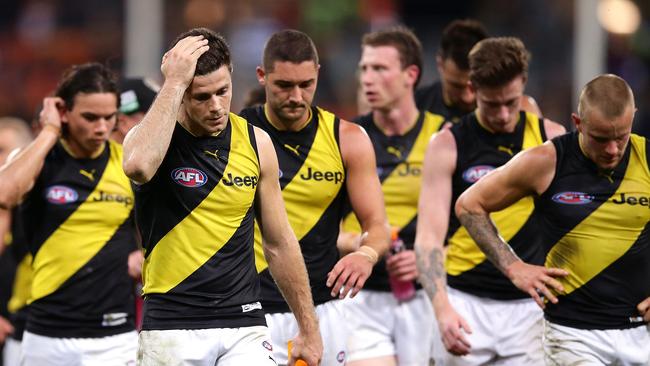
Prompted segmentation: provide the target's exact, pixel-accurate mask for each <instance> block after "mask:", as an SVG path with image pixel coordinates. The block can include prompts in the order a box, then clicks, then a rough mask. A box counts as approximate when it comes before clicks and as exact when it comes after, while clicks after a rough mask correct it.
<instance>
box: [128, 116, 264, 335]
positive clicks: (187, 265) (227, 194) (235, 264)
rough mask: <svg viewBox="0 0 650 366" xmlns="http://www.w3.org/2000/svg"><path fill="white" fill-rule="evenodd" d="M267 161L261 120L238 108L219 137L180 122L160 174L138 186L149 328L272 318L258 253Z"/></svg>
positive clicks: (243, 322) (225, 324) (196, 326)
mask: <svg viewBox="0 0 650 366" xmlns="http://www.w3.org/2000/svg"><path fill="white" fill-rule="evenodd" d="M259 177H260V165H259V158H258V153H257V144H256V142H255V134H254V131H253V127H252V126H251V125H249V124H248V123H246V121H245V120H244V119H242V118H240V117H238V116H237V115H235V114H232V113H231V114H230V115H229V122H228V124H227V125H226V128H225V129H224V130H223V131H221V132H220V133H219V134H218V135H217V136H204V137H196V136H193V135H192V134H191V133H190V132H188V131H187V130H186V129H185V128H184V127H183V126H182V125H180V124H179V123H177V124H176V127H175V129H174V132H173V135H172V139H171V143H170V145H169V148H168V150H167V154H166V155H165V158H164V159H163V162H162V164H161V165H160V167H159V168H158V171H157V172H156V174H155V175H154V177H153V178H152V179H151V180H150V181H149V182H148V183H146V184H143V185H139V186H136V218H137V222H138V227H139V228H140V230H141V233H142V241H143V247H144V249H145V261H144V269H143V280H144V287H143V292H144V296H145V300H144V316H143V324H142V329H143V330H167V329H206V328H239V327H248V326H255V325H266V321H265V320H264V313H263V311H262V307H261V304H260V302H259V301H260V288H259V280H258V278H257V272H256V271H255V258H254V254H253V233H254V229H253V227H254V220H255V214H254V201H255V192H256V191H257V184H258V181H259Z"/></svg>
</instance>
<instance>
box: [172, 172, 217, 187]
mask: <svg viewBox="0 0 650 366" xmlns="http://www.w3.org/2000/svg"><path fill="white" fill-rule="evenodd" d="M172 179H173V180H174V182H176V184H180V185H181V186H183V187H190V188H197V187H200V186H202V185H204V184H205V183H206V182H207V181H208V176H207V175H206V174H205V173H203V172H202V171H200V170H198V169H194V168H188V167H183V168H176V169H174V170H172Z"/></svg>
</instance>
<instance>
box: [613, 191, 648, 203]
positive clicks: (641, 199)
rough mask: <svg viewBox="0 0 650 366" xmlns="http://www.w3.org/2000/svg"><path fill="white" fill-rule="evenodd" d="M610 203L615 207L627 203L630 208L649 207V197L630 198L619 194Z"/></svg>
mask: <svg viewBox="0 0 650 366" xmlns="http://www.w3.org/2000/svg"><path fill="white" fill-rule="evenodd" d="M612 202H614V203H615V204H617V205H622V204H624V203H627V204H628V205H630V206H636V205H639V206H650V197H646V196H640V197H638V196H632V195H626V194H625V193H621V194H620V195H619V196H618V197H617V198H612Z"/></svg>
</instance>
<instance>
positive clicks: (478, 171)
mask: <svg viewBox="0 0 650 366" xmlns="http://www.w3.org/2000/svg"><path fill="white" fill-rule="evenodd" d="M493 170H494V167H493V166H491V165H477V166H473V167H470V168H468V169H467V170H465V171H464V172H463V180H465V182H467V183H476V182H478V180H479V179H481V178H483V177H484V176H485V175H486V174H487V173H489V172H491V171H493Z"/></svg>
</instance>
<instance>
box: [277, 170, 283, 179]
mask: <svg viewBox="0 0 650 366" xmlns="http://www.w3.org/2000/svg"><path fill="white" fill-rule="evenodd" d="M283 175H284V173H283V172H282V169H279V171H278V178H282V176H283Z"/></svg>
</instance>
